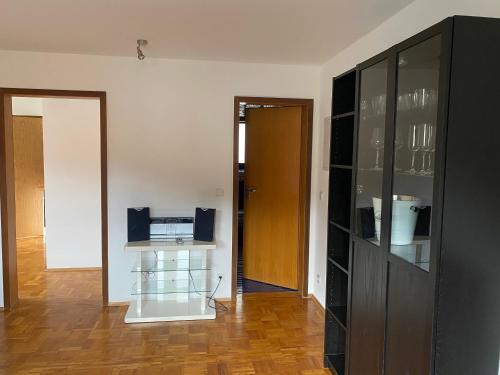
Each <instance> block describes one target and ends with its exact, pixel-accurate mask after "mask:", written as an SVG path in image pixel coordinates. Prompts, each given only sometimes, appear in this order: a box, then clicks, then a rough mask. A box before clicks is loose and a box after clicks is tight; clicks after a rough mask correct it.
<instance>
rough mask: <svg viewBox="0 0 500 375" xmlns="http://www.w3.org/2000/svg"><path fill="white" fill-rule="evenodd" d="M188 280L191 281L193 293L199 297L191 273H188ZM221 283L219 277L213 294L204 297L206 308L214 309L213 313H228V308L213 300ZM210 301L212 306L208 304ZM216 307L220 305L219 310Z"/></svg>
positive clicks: (220, 277) (199, 293)
mask: <svg viewBox="0 0 500 375" xmlns="http://www.w3.org/2000/svg"><path fill="white" fill-rule="evenodd" d="M189 279H190V280H191V283H192V284H193V288H194V291H195V293H197V294H198V295H200V296H201V292H199V291H198V290H197V289H196V285H195V283H194V279H193V275H191V271H189ZM221 282H222V276H219V282H218V283H217V286H216V287H215V289H214V291H213V293H212V294H211V295H210V297H205V298H207V299H208V302H207V306H208V307H210V308H212V309H214V310H215V311H229V307H227V306H226V305H224V304H223V303H221V302H218V301H217V300H216V299H215V298H214V295H215V293H216V292H217V290H218V289H219V286H220V283H221ZM211 301H214V304H213V306H212V305H210V302H211ZM217 305H220V306H221V308H217Z"/></svg>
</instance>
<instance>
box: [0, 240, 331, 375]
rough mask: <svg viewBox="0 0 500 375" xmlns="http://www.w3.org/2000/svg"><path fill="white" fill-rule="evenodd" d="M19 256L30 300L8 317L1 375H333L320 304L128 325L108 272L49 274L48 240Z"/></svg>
mask: <svg viewBox="0 0 500 375" xmlns="http://www.w3.org/2000/svg"><path fill="white" fill-rule="evenodd" d="M18 254H19V271H20V272H19V281H20V283H19V285H20V298H21V299H20V302H19V305H18V306H17V308H16V309H14V310H13V311H11V312H3V313H0V374H103V375H104V374H106V375H108V374H168V375H177V374H179V375H180V374H182V375H190V374H191V375H200V374H300V375H320V374H328V371H327V370H324V369H322V353H323V324H324V323H323V319H324V318H323V312H322V311H321V309H320V308H319V307H318V305H317V304H316V303H315V302H314V301H313V300H311V299H301V298H299V297H298V296H297V295H295V294H291V293H286V294H280V293H265V294H259V293H255V294H249V295H245V296H239V297H238V300H237V303H236V304H235V306H233V307H232V308H231V310H230V312H226V313H225V312H218V317H217V319H216V320H214V321H197V322H194V321H193V322H176V323H152V324H133V325H126V324H125V323H124V322H123V317H124V314H125V312H126V306H116V307H106V308H102V305H101V294H100V272H99V271H56V272H54V271H49V272H46V271H44V270H43V242H42V241H41V240H40V239H30V240H26V241H22V242H20V243H19V252H18Z"/></svg>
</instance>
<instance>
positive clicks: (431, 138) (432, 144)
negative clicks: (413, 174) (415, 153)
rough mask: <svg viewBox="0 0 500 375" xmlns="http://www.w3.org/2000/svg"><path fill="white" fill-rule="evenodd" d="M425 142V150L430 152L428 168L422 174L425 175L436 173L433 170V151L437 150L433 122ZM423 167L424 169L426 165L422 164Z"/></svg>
mask: <svg viewBox="0 0 500 375" xmlns="http://www.w3.org/2000/svg"><path fill="white" fill-rule="evenodd" d="M424 144H425V148H423V150H424V151H426V152H428V153H429V157H428V160H429V161H428V164H427V168H425V170H423V172H422V174H423V175H425V176H432V175H433V173H434V171H433V170H432V153H433V152H434V151H435V150H436V130H435V127H434V126H433V125H431V124H428V131H427V135H426V139H425V142H424ZM424 160H425V159H424ZM422 169H424V166H422Z"/></svg>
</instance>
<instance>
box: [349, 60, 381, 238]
mask: <svg viewBox="0 0 500 375" xmlns="http://www.w3.org/2000/svg"><path fill="white" fill-rule="evenodd" d="M360 79H361V81H360V82H361V86H360V98H359V103H360V104H359V131H358V165H357V171H356V173H357V177H356V234H357V235H358V236H359V237H361V238H364V239H367V240H368V241H370V242H373V243H374V244H376V245H379V244H380V212H381V207H382V176H383V168H382V166H383V162H382V161H383V160H384V158H383V152H384V132H385V117H386V114H385V112H386V98H387V60H384V61H382V62H380V63H378V64H376V65H373V66H371V67H369V68H367V69H364V70H362V71H361V78H360Z"/></svg>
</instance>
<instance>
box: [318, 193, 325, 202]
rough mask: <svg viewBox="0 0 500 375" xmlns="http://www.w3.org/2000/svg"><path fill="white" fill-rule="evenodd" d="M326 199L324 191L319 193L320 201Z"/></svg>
mask: <svg viewBox="0 0 500 375" xmlns="http://www.w3.org/2000/svg"><path fill="white" fill-rule="evenodd" d="M324 197H325V194H324V193H323V192H322V191H320V192H319V200H320V201H322V200H323V198H324Z"/></svg>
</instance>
